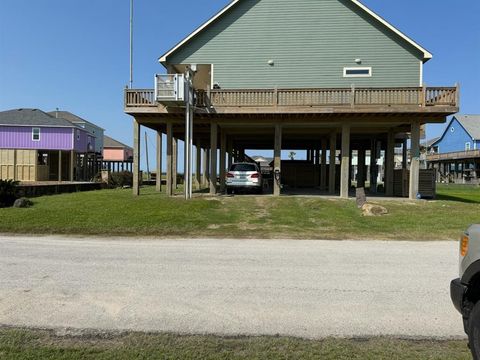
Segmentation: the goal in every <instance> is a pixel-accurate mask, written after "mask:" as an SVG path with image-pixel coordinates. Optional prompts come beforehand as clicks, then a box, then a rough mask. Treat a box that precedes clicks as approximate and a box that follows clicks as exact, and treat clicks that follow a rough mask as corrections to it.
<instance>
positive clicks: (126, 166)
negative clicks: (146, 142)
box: [102, 135, 133, 171]
mask: <svg viewBox="0 0 480 360" xmlns="http://www.w3.org/2000/svg"><path fill="white" fill-rule="evenodd" d="M132 162H133V149H132V147H131V146H128V145H125V144H123V143H121V142H120V141H118V140H115V139H113V138H111V137H110V136H107V135H104V136H103V161H102V169H107V170H109V171H131V169H132Z"/></svg>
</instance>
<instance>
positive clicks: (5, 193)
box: [0, 180, 18, 208]
mask: <svg viewBox="0 0 480 360" xmlns="http://www.w3.org/2000/svg"><path fill="white" fill-rule="evenodd" d="M17 185H18V181H14V180H0V208H2V207H10V206H12V205H13V203H14V202H15V200H17V195H16V188H17Z"/></svg>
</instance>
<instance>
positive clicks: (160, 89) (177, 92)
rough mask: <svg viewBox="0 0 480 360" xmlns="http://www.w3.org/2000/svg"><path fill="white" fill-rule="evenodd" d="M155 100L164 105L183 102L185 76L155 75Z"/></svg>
mask: <svg viewBox="0 0 480 360" xmlns="http://www.w3.org/2000/svg"><path fill="white" fill-rule="evenodd" d="M155 98H156V100H157V101H158V102H159V103H161V104H165V105H170V104H178V103H183V102H184V101H185V76H184V75H183V74H166V75H158V74H157V75H155Z"/></svg>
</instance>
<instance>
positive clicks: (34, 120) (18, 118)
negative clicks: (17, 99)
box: [0, 109, 83, 130]
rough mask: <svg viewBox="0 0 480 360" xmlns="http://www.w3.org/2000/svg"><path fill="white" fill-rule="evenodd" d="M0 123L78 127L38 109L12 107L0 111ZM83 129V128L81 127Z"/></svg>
mask: <svg viewBox="0 0 480 360" xmlns="http://www.w3.org/2000/svg"><path fill="white" fill-rule="evenodd" d="M0 125H12V126H45V127H70V128H79V129H81V128H80V127H79V126H76V125H74V124H72V123H71V122H69V121H67V120H65V119H57V118H55V117H53V116H51V115H49V114H47V113H46V112H43V111H42V110H39V109H13V110H7V111H1V112H0ZM82 130H83V129H82Z"/></svg>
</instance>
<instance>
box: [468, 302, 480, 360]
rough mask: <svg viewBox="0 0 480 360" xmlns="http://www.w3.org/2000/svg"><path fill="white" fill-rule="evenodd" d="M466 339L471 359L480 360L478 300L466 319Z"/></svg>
mask: <svg viewBox="0 0 480 360" xmlns="http://www.w3.org/2000/svg"><path fill="white" fill-rule="evenodd" d="M468 341H469V344H470V350H471V351H472V355H473V359H474V360H480V301H479V302H477V304H476V305H475V307H474V308H473V311H472V312H471V313H470V317H469V319H468Z"/></svg>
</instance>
